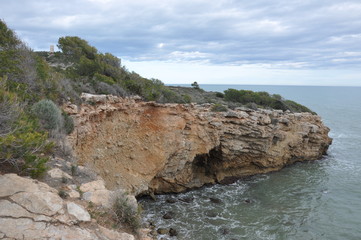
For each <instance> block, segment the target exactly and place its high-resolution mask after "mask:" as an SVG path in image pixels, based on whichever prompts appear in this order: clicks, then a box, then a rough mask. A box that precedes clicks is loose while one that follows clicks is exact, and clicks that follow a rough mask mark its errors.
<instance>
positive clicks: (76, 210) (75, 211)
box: [66, 202, 91, 222]
mask: <svg viewBox="0 0 361 240" xmlns="http://www.w3.org/2000/svg"><path fill="white" fill-rule="evenodd" d="M66 207H67V209H68V213H69V215H71V216H73V217H74V218H75V219H76V220H78V221H82V222H89V221H90V220H91V219H90V215H89V213H88V211H86V210H85V209H84V208H83V207H81V206H79V205H78V204H76V203H73V202H68V203H67V204H66Z"/></svg>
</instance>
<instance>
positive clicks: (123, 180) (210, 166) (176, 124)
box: [64, 94, 332, 195]
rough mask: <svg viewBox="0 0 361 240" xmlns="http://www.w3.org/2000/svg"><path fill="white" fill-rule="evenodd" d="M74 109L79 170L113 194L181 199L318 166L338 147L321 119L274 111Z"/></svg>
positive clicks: (112, 103) (100, 102)
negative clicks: (193, 191)
mask: <svg viewBox="0 0 361 240" xmlns="http://www.w3.org/2000/svg"><path fill="white" fill-rule="evenodd" d="M83 97H84V99H85V100H86V101H87V102H88V103H87V104H84V105H82V106H80V107H77V106H75V105H71V104H68V105H66V106H64V109H65V110H66V111H67V112H68V113H70V114H72V115H73V117H74V119H75V122H76V128H75V131H74V132H73V133H72V134H71V135H70V136H69V140H70V142H71V144H72V147H73V150H74V153H75V154H76V157H77V159H78V163H79V164H80V165H85V166H88V167H90V168H92V169H94V170H95V171H97V172H98V174H100V175H101V176H102V177H103V178H104V179H105V181H106V184H107V187H108V188H111V189H115V188H123V189H126V190H128V191H130V192H131V193H133V194H136V195H137V194H142V193H147V192H155V193H164V192H180V191H184V190H187V189H190V188H194V187H200V186H202V185H204V184H207V183H215V182H221V181H224V180H226V179H227V178H234V177H244V176H249V175H254V174H258V173H266V172H270V171H275V170H279V169H281V168H283V167H284V166H286V165H288V164H291V163H293V162H296V161H305V160H315V159H319V158H321V157H322V155H323V154H325V153H326V151H327V149H328V146H329V145H330V144H331V142H332V139H331V138H329V137H328V132H329V128H327V127H326V126H325V125H324V124H323V123H322V121H321V119H320V117H319V116H317V115H312V114H310V113H286V112H282V111H276V110H273V111H271V110H257V111H254V110H250V109H237V110H234V111H232V110H230V111H228V112H225V113H224V112H222V113H221V112H211V111H210V105H209V104H205V105H195V104H186V105H183V104H157V103H154V102H142V101H140V100H138V99H136V98H125V99H124V98H119V97H113V96H105V95H103V96H94V95H87V94H84V95H83Z"/></svg>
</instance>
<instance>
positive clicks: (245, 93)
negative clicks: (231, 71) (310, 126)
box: [224, 88, 313, 113]
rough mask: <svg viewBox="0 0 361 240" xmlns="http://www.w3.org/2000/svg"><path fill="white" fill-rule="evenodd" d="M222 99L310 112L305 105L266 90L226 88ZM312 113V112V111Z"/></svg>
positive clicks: (284, 109)
mask: <svg viewBox="0 0 361 240" xmlns="http://www.w3.org/2000/svg"><path fill="white" fill-rule="evenodd" d="M224 99H225V100H226V101H230V102H238V103H241V104H244V105H246V104H249V103H255V104H257V105H258V106H262V107H266V108H273V109H280V110H283V111H286V110H290V111H292V112H312V111H311V110H310V109H308V108H307V107H305V106H303V105H301V104H298V103H296V102H293V101H290V100H284V99H283V98H282V97H281V96H280V95H279V94H273V95H271V94H269V93H267V92H253V91H250V90H236V89H232V88H230V89H228V90H225V91H224ZM312 113H313V112H312Z"/></svg>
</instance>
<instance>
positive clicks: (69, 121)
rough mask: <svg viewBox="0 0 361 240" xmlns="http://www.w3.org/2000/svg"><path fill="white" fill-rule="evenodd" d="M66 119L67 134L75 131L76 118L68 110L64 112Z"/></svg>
mask: <svg viewBox="0 0 361 240" xmlns="http://www.w3.org/2000/svg"><path fill="white" fill-rule="evenodd" d="M62 115H63V119H64V130H65V133H66V134H70V133H72V132H73V131H74V120H73V118H72V117H71V116H69V115H68V114H67V113H66V112H63V113H62Z"/></svg>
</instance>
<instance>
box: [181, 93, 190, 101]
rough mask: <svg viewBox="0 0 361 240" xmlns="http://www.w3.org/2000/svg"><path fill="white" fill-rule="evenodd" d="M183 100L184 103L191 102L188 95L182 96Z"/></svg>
mask: <svg viewBox="0 0 361 240" xmlns="http://www.w3.org/2000/svg"><path fill="white" fill-rule="evenodd" d="M182 97H183V100H184V102H185V103H191V102H192V97H191V96H189V95H188V94H184V95H183V96H182Z"/></svg>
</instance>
